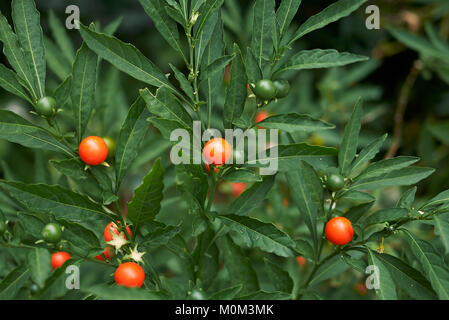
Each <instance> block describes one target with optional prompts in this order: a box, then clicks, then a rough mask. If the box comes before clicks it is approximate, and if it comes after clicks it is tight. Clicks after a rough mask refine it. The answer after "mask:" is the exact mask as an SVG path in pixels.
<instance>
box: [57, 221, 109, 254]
mask: <svg viewBox="0 0 449 320" xmlns="http://www.w3.org/2000/svg"><path fill="white" fill-rule="evenodd" d="M58 223H60V224H61V225H63V226H64V233H63V235H64V239H67V242H68V247H69V248H70V251H69V252H74V253H76V254H77V255H79V256H82V257H87V256H89V255H90V256H92V255H93V254H95V252H96V251H98V249H99V248H100V247H101V246H100V242H99V241H98V237H97V236H96V235H95V233H93V232H92V231H90V230H88V229H86V228H85V227H83V226H81V225H80V224H78V223H73V222H70V221H67V220H64V219H58ZM95 255H96V254H95Z"/></svg>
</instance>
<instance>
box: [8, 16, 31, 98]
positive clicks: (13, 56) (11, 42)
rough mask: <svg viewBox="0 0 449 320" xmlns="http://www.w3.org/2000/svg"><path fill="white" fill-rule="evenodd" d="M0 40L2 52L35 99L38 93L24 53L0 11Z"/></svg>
mask: <svg viewBox="0 0 449 320" xmlns="http://www.w3.org/2000/svg"><path fill="white" fill-rule="evenodd" d="M0 41H1V42H3V52H4V53H5V56H6V57H7V58H8V61H9V63H10V64H11V66H12V67H13V68H14V70H15V71H16V72H17V74H18V76H19V78H20V79H22V81H23V82H24V87H25V88H26V89H27V90H28V91H29V92H30V94H31V96H32V97H33V98H34V99H36V98H37V96H38V94H37V91H36V89H35V85H34V78H33V75H32V74H31V70H30V66H29V65H28V62H27V60H26V58H25V53H24V51H23V50H22V48H21V47H20V43H19V39H18V38H17V36H16V34H15V33H14V32H13V31H12V29H11V26H10V25H9V23H8V21H7V20H6V18H5V16H3V15H2V14H1V13H0Z"/></svg>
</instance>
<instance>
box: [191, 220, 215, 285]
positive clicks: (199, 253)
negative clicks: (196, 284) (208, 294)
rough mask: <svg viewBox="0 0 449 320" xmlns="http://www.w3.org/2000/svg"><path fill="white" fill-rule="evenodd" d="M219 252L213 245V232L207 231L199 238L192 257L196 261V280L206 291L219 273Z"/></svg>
mask: <svg viewBox="0 0 449 320" xmlns="http://www.w3.org/2000/svg"><path fill="white" fill-rule="evenodd" d="M218 255H219V251H218V247H217V244H216V243H215V232H214V231H212V230H210V229H209V230H207V231H206V232H204V233H203V234H202V235H201V237H200V238H199V242H198V244H197V246H196V247H195V251H194V252H193V254H192V256H193V258H194V259H195V261H197V264H196V278H197V279H199V281H201V285H202V287H204V289H206V290H207V289H208V288H209V287H210V285H211V283H212V282H213V281H214V279H215V277H216V276H217V274H218V271H219V261H218V260H219V259H218Z"/></svg>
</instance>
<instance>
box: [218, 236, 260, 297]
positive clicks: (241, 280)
mask: <svg viewBox="0 0 449 320" xmlns="http://www.w3.org/2000/svg"><path fill="white" fill-rule="evenodd" d="M220 244H221V246H220V247H221V251H220V252H221V255H222V256H223V260H224V265H225V268H226V269H227V271H228V274H229V275H232V276H230V277H229V282H230V284H231V285H241V286H242V287H243V288H242V291H241V293H242V294H247V293H249V292H253V291H256V290H259V283H258V281H257V274H256V272H255V271H254V269H253V267H252V266H251V260H250V259H249V258H248V256H247V255H245V254H244V252H243V251H242V250H241V249H240V248H239V247H238V246H237V245H236V244H235V243H234V242H233V241H232V240H231V238H230V237H229V236H228V235H225V236H224V237H221V238H220Z"/></svg>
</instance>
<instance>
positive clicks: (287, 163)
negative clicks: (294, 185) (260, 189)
mask: <svg viewBox="0 0 449 320" xmlns="http://www.w3.org/2000/svg"><path fill="white" fill-rule="evenodd" d="M275 148H277V149H275ZM275 148H270V149H267V150H266V151H263V152H261V153H259V154H258V156H257V159H256V160H247V161H245V164H247V165H251V166H256V167H257V166H259V167H265V166H266V165H267V163H269V162H270V161H272V162H277V166H278V171H279V172H284V171H290V170H298V161H299V160H304V161H305V162H307V163H309V164H310V165H312V166H313V167H314V168H315V169H320V168H326V167H328V166H333V165H335V163H336V161H335V158H336V155H337V150H336V149H334V148H328V147H321V146H311V145H308V144H306V143H298V144H291V145H279V146H277V147H275ZM272 150H277V153H274V154H273V151H272Z"/></svg>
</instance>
